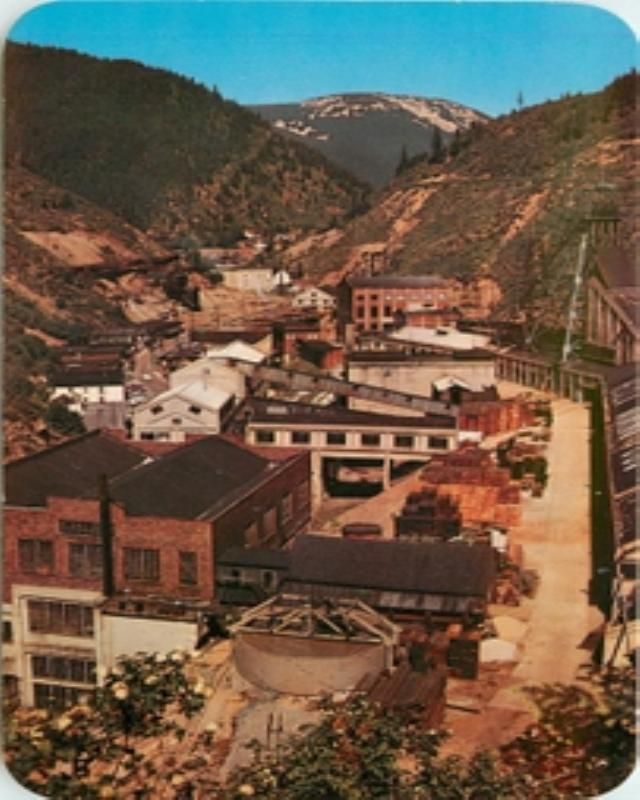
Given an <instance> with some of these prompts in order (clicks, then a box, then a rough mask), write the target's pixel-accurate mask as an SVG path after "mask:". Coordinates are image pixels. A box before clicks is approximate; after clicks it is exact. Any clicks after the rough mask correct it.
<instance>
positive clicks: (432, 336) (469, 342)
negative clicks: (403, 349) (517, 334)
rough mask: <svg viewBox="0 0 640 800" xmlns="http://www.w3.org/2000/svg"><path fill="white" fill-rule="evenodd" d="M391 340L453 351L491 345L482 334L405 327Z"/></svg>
mask: <svg viewBox="0 0 640 800" xmlns="http://www.w3.org/2000/svg"><path fill="white" fill-rule="evenodd" d="M389 338H391V339H397V340H398V341H401V342H413V343H415V344H420V345H432V346H434V347H446V348H449V349H451V350H473V349H475V348H485V347H487V345H488V344H489V341H490V339H489V337H488V336H485V335H483V334H480V333H464V332H463V331H459V330H458V329H457V328H449V327H444V326H443V327H439V328H418V327H413V326H409V325H407V326H405V327H404V328H400V329H399V330H397V331H395V332H394V333H392V334H390V337H389Z"/></svg>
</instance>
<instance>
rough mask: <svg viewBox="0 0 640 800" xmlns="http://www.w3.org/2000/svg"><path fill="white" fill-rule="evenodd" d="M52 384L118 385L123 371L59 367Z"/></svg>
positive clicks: (122, 380)
mask: <svg viewBox="0 0 640 800" xmlns="http://www.w3.org/2000/svg"><path fill="white" fill-rule="evenodd" d="M51 382H52V383H53V385H54V386H58V387H64V386H120V385H121V384H123V383H124V372H123V371H122V369H121V368H118V369H104V370H100V369H96V368H95V367H93V368H88V367H87V368H84V367H83V368H77V367H70V368H69V369H61V370H59V371H58V372H56V373H55V374H54V375H53V376H52V379H51Z"/></svg>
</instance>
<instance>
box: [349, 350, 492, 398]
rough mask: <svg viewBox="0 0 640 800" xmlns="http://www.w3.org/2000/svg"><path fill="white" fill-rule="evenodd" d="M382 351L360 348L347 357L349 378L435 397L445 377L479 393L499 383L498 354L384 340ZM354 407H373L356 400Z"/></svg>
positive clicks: (372, 384) (358, 381) (354, 380)
mask: <svg viewBox="0 0 640 800" xmlns="http://www.w3.org/2000/svg"><path fill="white" fill-rule="evenodd" d="M380 346H381V349H373V347H371V348H370V349H361V350H356V351H353V352H351V353H350V354H349V356H348V367H347V369H348V379H349V380H350V381H353V382H356V383H362V384H368V385H371V386H378V387H383V388H388V389H395V390H396V391H400V392H407V393H409V394H415V395H422V396H423V397H432V393H433V386H434V384H435V383H436V382H438V381H440V380H442V379H445V378H454V379H456V380H458V381H462V382H464V383H465V384H466V385H467V386H468V387H469V388H470V390H471V391H474V392H478V391H482V390H484V389H486V388H487V387H490V386H493V385H495V383H496V370H495V354H494V353H492V352H490V351H488V350H484V349H478V348H473V349H470V350H447V349H443V350H441V351H439V352H438V351H436V350H431V351H429V350H428V346H426V345H419V344H416V345H413V344H406V343H399V342H389V341H388V340H387V341H384V342H381V343H380ZM352 406H353V407H354V408H356V407H357V408H374V407H373V406H372V405H371V404H370V403H367V401H361V400H358V399H355V400H354V402H353V404H352Z"/></svg>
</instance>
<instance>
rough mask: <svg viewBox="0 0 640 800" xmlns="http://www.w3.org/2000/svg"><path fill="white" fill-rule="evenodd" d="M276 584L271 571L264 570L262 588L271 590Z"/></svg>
mask: <svg viewBox="0 0 640 800" xmlns="http://www.w3.org/2000/svg"><path fill="white" fill-rule="evenodd" d="M273 584H274V574H273V572H272V571H271V570H270V569H265V570H262V588H263V589H271V587H272V586H273Z"/></svg>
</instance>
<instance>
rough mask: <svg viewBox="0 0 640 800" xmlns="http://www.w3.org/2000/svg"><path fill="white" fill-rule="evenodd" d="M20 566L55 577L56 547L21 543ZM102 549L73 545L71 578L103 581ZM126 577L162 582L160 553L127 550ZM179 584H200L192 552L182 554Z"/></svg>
mask: <svg viewBox="0 0 640 800" xmlns="http://www.w3.org/2000/svg"><path fill="white" fill-rule="evenodd" d="M18 563H19V566H20V570H21V571H22V572H26V573H37V574H40V575H42V574H51V573H53V571H54V566H55V565H54V543H53V542H52V541H51V540H47V539H20V540H19V541H18ZM102 563H103V562H102V545H99V544H84V543H82V544H77V543H73V544H70V545H69V575H70V576H71V577H73V578H99V577H100V576H101V575H102ZM123 574H124V577H125V579H126V580H141V581H150V582H158V581H159V579H160V551H159V550H155V549H141V548H135V547H125V548H124V550H123ZM178 576H179V578H178V579H179V581H180V583H181V584H182V585H185V586H195V585H196V584H197V583H198V556H197V554H196V553H194V552H192V551H190V550H181V551H180V552H179V553H178Z"/></svg>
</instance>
